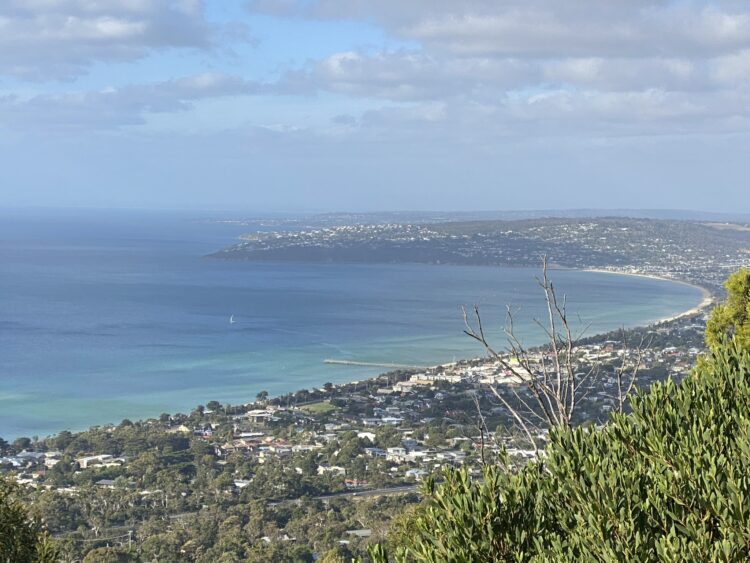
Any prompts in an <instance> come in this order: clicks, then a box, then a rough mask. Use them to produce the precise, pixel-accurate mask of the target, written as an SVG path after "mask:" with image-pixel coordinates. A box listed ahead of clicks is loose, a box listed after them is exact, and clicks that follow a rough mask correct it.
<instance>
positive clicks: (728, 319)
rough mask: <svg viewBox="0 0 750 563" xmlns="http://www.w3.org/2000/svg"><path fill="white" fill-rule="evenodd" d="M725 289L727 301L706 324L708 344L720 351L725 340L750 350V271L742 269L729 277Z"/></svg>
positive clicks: (714, 312) (718, 307)
mask: <svg viewBox="0 0 750 563" xmlns="http://www.w3.org/2000/svg"><path fill="white" fill-rule="evenodd" d="M724 287H725V288H726V290H727V299H726V301H725V302H724V303H722V304H720V305H717V306H716V307H715V308H714V310H713V311H712V313H711V317H710V318H709V319H708V323H707V324H706V344H707V345H708V347H709V348H710V349H711V350H717V349H719V348H720V347H721V346H722V344H723V343H724V341H725V340H733V341H734V342H735V343H736V344H737V345H738V346H740V347H742V348H744V349H746V350H750V270H748V269H747V268H742V269H740V270H738V271H737V272H735V273H734V274H732V275H731V276H729V278H728V279H727V281H726V283H725V284H724Z"/></svg>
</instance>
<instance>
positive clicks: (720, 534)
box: [372, 342, 750, 562]
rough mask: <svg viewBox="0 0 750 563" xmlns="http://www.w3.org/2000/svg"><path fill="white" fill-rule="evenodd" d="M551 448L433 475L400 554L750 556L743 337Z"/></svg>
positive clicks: (395, 552)
mask: <svg viewBox="0 0 750 563" xmlns="http://www.w3.org/2000/svg"><path fill="white" fill-rule="evenodd" d="M545 453H546V455H545V456H543V457H542V458H541V459H540V460H539V461H536V462H532V463H529V464H528V465H526V466H525V467H524V468H523V469H522V470H520V471H519V472H518V473H516V474H514V473H512V472H510V471H506V470H505V468H504V467H502V466H488V467H486V468H485V470H484V479H483V480H480V481H473V480H472V479H471V478H470V477H469V475H468V473H467V472H466V471H448V472H446V474H445V483H444V484H442V485H440V486H436V485H435V483H434V481H430V482H428V484H427V486H426V491H425V492H426V494H427V497H428V500H427V502H426V503H425V504H424V505H423V506H422V507H421V508H420V509H419V510H417V511H416V512H415V514H414V516H413V518H412V519H411V521H410V522H407V523H405V524H403V526H405V527H407V528H408V529H409V530H410V533H408V534H404V533H401V534H399V535H398V537H397V538H395V539H394V538H392V539H391V543H390V545H389V551H390V557H391V560H394V561H406V560H412V561H425V562H437V561H655V560H661V561H677V560H682V561H684V560H690V561H746V560H748V559H750V528H749V527H748V523H750V503H749V502H748V499H749V498H750V477H748V475H750V353H749V351H748V349H743V348H741V347H740V346H738V343H737V342H734V343H731V344H728V345H727V346H725V347H722V348H717V349H715V350H714V351H713V353H712V354H711V356H710V358H708V359H707V360H706V361H705V362H702V363H701V364H700V366H699V367H698V368H697V369H696V372H695V373H694V376H693V377H690V378H687V379H686V380H684V381H683V382H682V383H681V384H679V385H676V384H675V383H674V382H672V381H671V380H668V381H666V382H663V383H656V384H655V385H653V387H652V388H651V390H650V391H649V392H647V393H639V394H638V395H636V396H635V397H634V398H633V399H632V413H631V414H629V415H623V414H619V413H617V414H613V415H612V417H611V419H610V422H609V424H607V425H606V426H605V427H603V428H601V429H597V428H594V427H589V428H581V427H579V428H571V429H557V430H556V431H553V433H552V435H551V440H550V443H549V445H548V447H547V449H546V452H545ZM372 557H373V559H374V560H376V561H386V560H388V556H387V555H386V554H385V552H384V551H382V550H381V552H380V554H378V553H377V552H375V551H373V552H372Z"/></svg>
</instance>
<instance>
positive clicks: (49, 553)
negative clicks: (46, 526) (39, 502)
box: [0, 477, 57, 563]
mask: <svg viewBox="0 0 750 563" xmlns="http://www.w3.org/2000/svg"><path fill="white" fill-rule="evenodd" d="M56 560H57V551H56V549H55V547H54V545H53V543H52V541H51V540H50V539H49V536H48V535H47V534H46V533H45V532H44V531H43V530H42V528H41V526H40V524H39V522H38V521H37V520H35V519H33V518H31V517H30V516H29V514H28V512H27V511H26V508H25V507H24V506H23V504H22V503H21V501H19V500H18V498H17V497H16V485H15V484H13V483H11V482H10V481H8V480H6V479H4V478H2V477H0V562H2V563H27V562H28V563H31V562H32V561H33V562H35V563H52V562H53V561H56Z"/></svg>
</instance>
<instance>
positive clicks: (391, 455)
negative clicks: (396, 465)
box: [385, 446, 406, 462]
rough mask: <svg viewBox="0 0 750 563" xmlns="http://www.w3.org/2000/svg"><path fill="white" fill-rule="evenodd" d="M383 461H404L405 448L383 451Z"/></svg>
mask: <svg viewBox="0 0 750 563" xmlns="http://www.w3.org/2000/svg"><path fill="white" fill-rule="evenodd" d="M385 459H386V460H388V461H396V462H401V461H404V460H405V459H406V448H402V447H399V446H397V447H395V448H388V449H387V450H386V451H385Z"/></svg>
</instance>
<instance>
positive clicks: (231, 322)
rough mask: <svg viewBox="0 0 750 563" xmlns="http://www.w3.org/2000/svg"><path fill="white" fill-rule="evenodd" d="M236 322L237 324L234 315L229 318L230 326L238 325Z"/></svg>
mask: <svg viewBox="0 0 750 563" xmlns="http://www.w3.org/2000/svg"><path fill="white" fill-rule="evenodd" d="M236 322H237V321H235V320H234V315H231V316H230V317H229V324H230V325H233V324H234V323H236Z"/></svg>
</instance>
